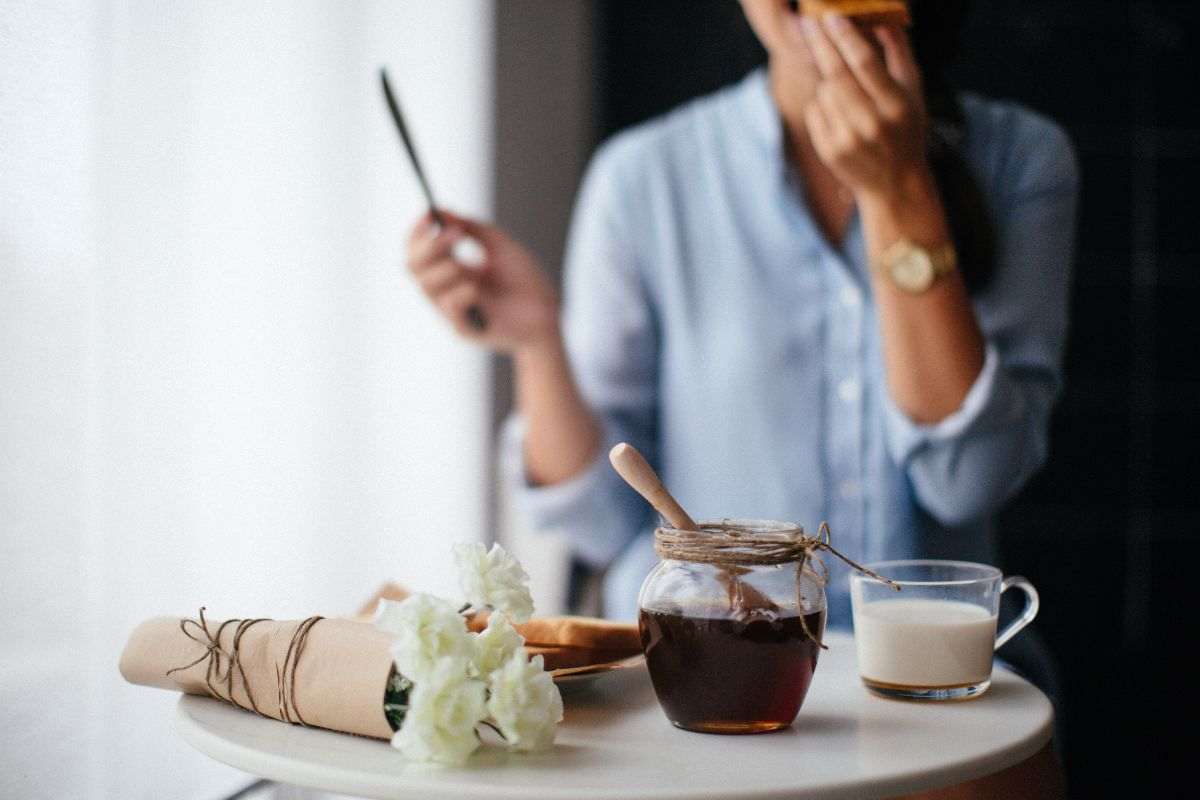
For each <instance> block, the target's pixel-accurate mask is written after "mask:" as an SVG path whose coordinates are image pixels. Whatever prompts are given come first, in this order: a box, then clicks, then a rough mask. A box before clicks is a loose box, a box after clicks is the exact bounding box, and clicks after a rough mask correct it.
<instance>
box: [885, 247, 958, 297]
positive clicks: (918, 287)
mask: <svg viewBox="0 0 1200 800" xmlns="http://www.w3.org/2000/svg"><path fill="white" fill-rule="evenodd" d="M957 267H958V255H957V254H956V253H955V252H954V245H953V244H951V243H950V242H945V243H943V244H940V245H936V246H934V247H931V248H928V249H927V248H924V247H921V246H920V245H918V244H914V243H913V242H911V241H909V240H908V239H900V240H899V241H897V242H895V243H894V244H892V245H891V246H889V247H888V248H887V249H886V250H884V251H883V253H882V254H881V255H880V256H879V264H878V268H879V269H880V270H882V271H883V273H884V274H885V275H887V276H888V279H889V280H890V281H891V282H892V285H893V286H895V287H896V288H897V289H900V290H901V291H904V292H908V293H909V294H921V293H922V292H925V291H928V290H929V287H930V286H933V282H934V281H936V280H937V279H938V278H940V277H941V276H943V275H948V274H949V273H951V272H953V271H954V270H955V269H956V268H957Z"/></svg>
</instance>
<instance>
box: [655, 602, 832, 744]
mask: <svg viewBox="0 0 1200 800" xmlns="http://www.w3.org/2000/svg"><path fill="white" fill-rule="evenodd" d="M638 625H639V628H640V630H641V637H642V648H643V649H644V650H645V652H646V664H647V667H648V668H649V672H650V678H651V680H652V682H653V684H654V691H655V693H656V694H657V695H658V701H659V703H660V704H661V705H662V707H663V710H664V711H665V712H666V714H667V718H668V719H670V721H671V722H672V724H674V725H675V726H676V727H678V728H683V729H685V730H690V731H699V732H702V733H766V732H768V731H774V730H779V729H780V728H786V727H787V726H789V725H791V724H792V721H793V720H794V719H795V718H796V714H797V713H798V712H799V711H800V706H801V704H803V702H804V697H805V695H806V694H807V693H808V687H809V685H810V684H811V683H812V678H813V672H814V671H815V670H816V667H817V656H818V655H819V653H820V645H819V644H818V643H817V640H819V639H820V637H821V636H822V635H823V633H824V630H825V610H824V609H821V610H820V611H816V612H810V613H808V614H805V615H804V616H803V618H802V617H801V616H800V615H799V614H798V613H797V612H796V611H795V610H794V609H793V610H792V613H791V614H790V615H789V614H788V613H787V611H786V610H784V609H777V610H776V611H775V612H771V613H751V614H745V615H737V614H735V615H732V616H731V615H729V614H723V615H722V614H721V613H720V611H714V612H713V613H700V614H684V613H679V612H675V611H671V612H668V611H656V610H652V609H646V608H643V609H642V610H641V612H640V615H639V619H638ZM813 637H816V639H815V640H814V638H813Z"/></svg>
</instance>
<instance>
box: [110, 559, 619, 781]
mask: <svg viewBox="0 0 1200 800" xmlns="http://www.w3.org/2000/svg"><path fill="white" fill-rule="evenodd" d="M455 556H456V561H457V563H458V567H459V577H460V585H461V587H462V589H463V593H464V595H465V598H464V601H463V602H461V603H455V602H451V601H449V600H445V599H442V598H438V597H434V596H432V595H428V594H413V595H408V594H407V593H406V592H405V591H403V590H401V589H399V588H398V587H395V586H387V587H384V589H382V590H381V591H380V592H379V593H378V594H377V596H376V598H375V599H373V600H372V601H371V603H369V604H368V605H369V609H364V612H367V611H370V612H371V616H370V617H367V615H366V614H365V613H364V614H360V616H359V618H356V619H341V618H323V617H309V618H308V619H304V620H270V619H255V618H238V619H226V620H215V619H210V618H208V616H207V615H206V613H205V611H204V609H201V611H200V614H199V615H198V616H197V617H196V618H194V619H193V618H183V619H181V618H178V617H159V618H156V619H151V620H147V621H146V622H143V623H142V624H141V625H139V626H138V627H137V628H136V629H135V630H134V631H133V633H132V634H131V635H130V637H129V641H128V643H127V644H126V646H125V650H124V652H123V653H122V655H121V663H120V669H121V674H122V675H123V676H124V677H125V679H126V680H128V681H129V682H131V683H136V684H140V685H144V686H156V687H159V688H163V689H173V690H176V691H182V692H186V693H189V694H198V695H207V696H210V697H215V698H217V699H220V700H223V701H225V702H228V703H232V704H234V705H236V706H238V707H240V708H243V709H245V710H247V711H250V712H253V713H258V714H261V715H264V716H267V717H272V718H274V719H277V720H280V721H283V722H291V723H295V724H301V725H311V726H316V727H321V728H329V729H331V730H335V731H342V732H345V733H353V734H359V735H362V736H370V737H374V738H378V739H389V740H391V742H392V744H393V745H395V746H396V747H397V748H399V749H400V750H402V751H403V752H404V753H405V754H406V755H408V756H409V757H411V758H415V759H420V760H428V761H441V762H447V763H461V762H462V761H463V760H465V759H466V758H467V757H468V756H469V755H470V754H471V753H472V752H473V751H474V750H475V749H476V748H477V747H478V746H479V743H480V737H479V736H478V730H479V727H480V726H488V727H490V728H492V729H493V730H495V731H496V732H497V733H498V734H499V735H500V737H501V738H503V739H504V741H505V742H506V743H507V745H508V746H509V747H511V748H513V749H518V750H537V749H543V748H545V747H548V746H549V745H550V744H552V743H553V739H554V731H555V728H556V726H557V723H558V722H559V720H560V719H561V718H562V701H561V698H560V696H559V692H558V689H557V687H556V686H555V685H554V683H553V680H552V676H553V672H554V671H555V670H564V669H571V668H577V667H580V666H583V665H586V664H596V663H602V662H608V661H614V660H618V659H620V658H624V657H628V656H630V655H633V654H636V653H638V652H640V643H639V640H638V634H637V628H636V626H635V625H627V624H621V623H612V622H607V621H604V620H594V619H589V618H582V617H551V618H541V619H531V615H532V612H533V604H532V601H531V600H530V597H529V590H528V577H527V576H526V575H525V572H524V570H523V569H521V567H520V565H519V564H518V563H517V562H516V561H515V560H514V559H513V558H512V557H511V556H509V555H508V554H507V553H505V552H504V550H503V549H502V548H500V547H499V546H493V548H492V549H491V550H490V551H488V550H485V549H484V548H483V546H482V545H479V544H470V545H457V546H456V547H455ZM368 618H369V619H370V620H371V621H366V619H368Z"/></svg>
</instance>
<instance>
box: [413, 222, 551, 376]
mask: <svg viewBox="0 0 1200 800" xmlns="http://www.w3.org/2000/svg"><path fill="white" fill-rule="evenodd" d="M439 213H440V214H441V215H442V217H443V218H444V219H445V221H446V227H445V228H444V229H443V230H440V231H439V230H438V228H437V225H436V224H434V222H433V220H432V218H431V217H430V216H429V215H428V214H427V215H425V216H424V217H422V218H421V219H420V220H419V221H418V222H417V224H416V225H414V226H413V229H412V233H411V235H410V236H409V242H408V268H409V270H410V271H411V272H412V274H413V277H414V278H416V280H417V283H418V284H420V286H421V290H422V291H423V292H425V295H426V296H427V297H428V298H429V299H430V300H431V301H432V302H433V304H434V305H435V306H437V308H438V310H439V311H440V312H441V313H442V315H443V316H444V317H446V319H447V320H448V321H449V322H450V324H451V325H453V326H454V329H455V330H456V331H458V333H459V334H460V335H462V336H463V337H465V338H467V339H470V340H471V341H474V342H479V343H480V344H483V345H485V346H487V347H490V348H492V349H494V350H498V351H500V352H506V353H515V352H517V351H520V350H523V349H533V348H537V347H539V346H543V345H546V344H552V343H553V342H554V341H555V340H556V339H557V338H558V335H559V329H558V294H557V293H556V292H555V290H554V287H553V285H552V284H551V283H550V280H549V279H548V278H547V277H546V275H545V273H543V272H542V269H541V267H540V266H539V265H538V263H537V260H536V259H535V258H534V257H533V255H532V254H530V252H529V251H528V250H526V249H525V248H524V247H522V246H521V245H520V244H519V243H518V242H516V241H514V240H513V239H511V238H510V237H509V236H508V235H507V234H506V233H504V231H502V230H500V229H499V228H496V227H494V226H492V225H487V224H485V223H482V222H477V221H475V220H471V219H467V218H466V217H460V216H458V215H456V214H451V213H449V212H447V211H444V210H439ZM464 238H470V239H474V240H475V241H476V242H478V243H479V245H480V246H481V247H482V248H483V260H482V264H480V265H479V266H471V265H467V264H464V263H462V262H461V261H459V260H458V259H457V258H456V257H455V255H454V246H455V244H456V243H458V242H459V241H462V240H463V239H464ZM472 306H474V307H476V308H478V309H479V311H481V312H482V314H483V317H484V319H485V320H486V326H485V327H483V328H482V329H479V328H475V327H473V326H472V324H471V320H470V315H471V312H470V311H469V309H470V308H471V307H472Z"/></svg>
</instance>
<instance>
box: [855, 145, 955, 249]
mask: <svg viewBox="0 0 1200 800" xmlns="http://www.w3.org/2000/svg"><path fill="white" fill-rule="evenodd" d="M856 202H857V204H858V208H859V213H860V214H861V215H862V219H863V223H864V226H865V228H866V229H867V231H868V238H873V239H875V241H874V242H871V244H872V245H873V247H872V250H876V249H878V250H882V249H884V248H886V247H888V246H889V245H891V244H892V243H894V242H895V241H896V240H897V239H901V238H904V239H911V240H912V241H915V242H918V243H920V244H923V245H931V244H937V243H940V242H943V241H946V240H947V239H948V238H949V237H950V229H949V227H948V226H947V224H946V215H945V211H944V209H943V207H942V199H941V195H940V193H939V192H938V188H937V182H936V181H935V180H934V178H933V173H932V172H930V171H929V168H928V167H927V166H925V165H921V166H919V167H914V168H912V169H910V170H906V171H905V172H903V173H901V174H899V175H898V176H897V177H896V178H895V179H894V180H893V181H891V182H890V183H889V184H888V185H887V186H886V187H881V188H879V189H873V190H868V191H864V192H861V193H859V194H858V196H857V197H856ZM870 234H874V236H871V235H870ZM873 254H874V253H873Z"/></svg>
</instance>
